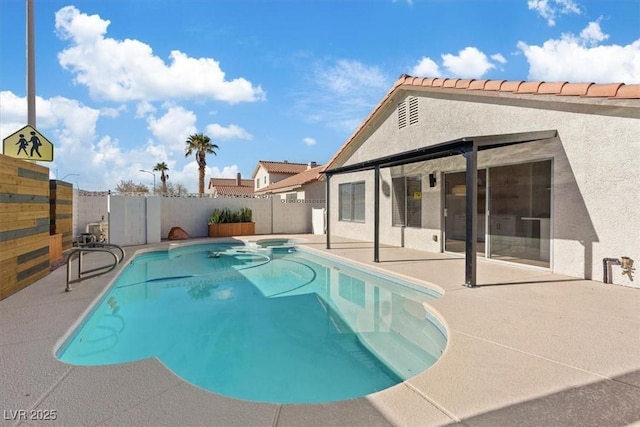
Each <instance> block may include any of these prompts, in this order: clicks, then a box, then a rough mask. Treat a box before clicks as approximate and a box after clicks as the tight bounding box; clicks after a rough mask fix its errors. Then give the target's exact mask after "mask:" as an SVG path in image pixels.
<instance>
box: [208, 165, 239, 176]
mask: <svg viewBox="0 0 640 427" xmlns="http://www.w3.org/2000/svg"><path fill="white" fill-rule="evenodd" d="M238 172H240V171H239V170H238V165H231V166H224V167H223V168H222V170H220V169H219V168H217V167H213V168H211V169H210V177H211V178H235V177H236V176H238Z"/></svg>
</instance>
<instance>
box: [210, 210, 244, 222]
mask: <svg viewBox="0 0 640 427" xmlns="http://www.w3.org/2000/svg"><path fill="white" fill-rule="evenodd" d="M251 217H252V212H251V209H249V208H242V209H240V210H238V211H231V209H229V208H224V209H214V210H213V212H212V213H211V216H210V217H209V224H228V223H232V222H251Z"/></svg>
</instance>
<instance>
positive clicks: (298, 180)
mask: <svg viewBox="0 0 640 427" xmlns="http://www.w3.org/2000/svg"><path fill="white" fill-rule="evenodd" d="M323 169H324V166H322V165H320V166H315V167H311V164H309V165H308V166H307V169H306V170H304V171H302V172H300V173H297V174H295V175H292V176H290V177H288V178H285V179H283V180H281V181H278V182H276V183H275V184H271V185H268V186H266V187H262V188H260V189H259V190H256V192H255V194H256V195H266V194H271V195H279V196H280V197H281V198H282V199H285V200H316V201H324V198H325V187H326V186H325V183H324V182H323V181H321V178H322V170H323Z"/></svg>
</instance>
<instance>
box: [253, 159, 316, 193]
mask: <svg viewBox="0 0 640 427" xmlns="http://www.w3.org/2000/svg"><path fill="white" fill-rule="evenodd" d="M316 166H317V165H316V162H309V163H292V162H289V161H287V160H285V161H282V162H274V161H269V160H259V161H258V164H257V165H256V167H255V169H254V170H253V175H252V178H253V181H254V183H255V185H254V190H255V191H258V190H260V189H263V188H264V187H266V186H268V185H271V184H275V183H276V182H279V181H282V180H283V179H285V178H289V177H290V176H293V175H296V174H298V173H300V172H304V171H305V170H307V169H310V168H313V167H316Z"/></svg>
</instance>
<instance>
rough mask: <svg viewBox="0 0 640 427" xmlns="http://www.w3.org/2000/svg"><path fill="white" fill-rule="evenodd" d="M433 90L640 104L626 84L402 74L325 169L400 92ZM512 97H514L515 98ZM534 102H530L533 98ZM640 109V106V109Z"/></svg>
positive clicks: (635, 88) (636, 91) (635, 87)
mask: <svg viewBox="0 0 640 427" xmlns="http://www.w3.org/2000/svg"><path fill="white" fill-rule="evenodd" d="M414 88H415V89H417V88H420V89H426V90H427V91H428V90H430V89H433V90H438V91H441V92H444V91H445V90H446V91H447V93H457V91H460V93H469V94H474V95H483V92H484V93H486V94H487V95H490V94H494V93H496V92H497V93H505V94H513V95H515V96H518V95H522V96H529V97H531V96H532V95H533V96H536V95H540V96H541V97H542V96H547V97H548V96H555V97H557V98H555V99H553V100H554V101H563V100H566V101H570V100H571V99H576V98H600V99H602V100H605V101H612V102H613V101H616V100H620V101H623V100H640V84H624V83H570V82H528V81H524V80H515V81H507V80H476V79H449V78H432V77H414V76H410V75H408V74H402V75H401V76H400V77H399V78H398V80H396V82H395V83H394V85H393V87H392V88H391V90H390V91H389V92H387V94H386V95H385V96H384V97H383V98H382V100H381V101H380V102H379V103H378V105H376V106H375V107H374V109H373V111H372V112H371V113H370V114H369V116H367V117H366V118H365V120H364V121H363V122H362V123H361V124H360V126H359V127H358V128H357V129H356V130H355V132H354V133H353V134H352V135H351V136H350V137H349V139H347V141H346V142H345V143H344V144H343V145H342V146H341V147H340V148H339V149H338V151H337V152H336V153H335V154H334V155H333V157H332V158H331V159H330V160H329V161H328V162H327V163H326V165H325V169H324V170H327V169H329V168H330V167H331V166H332V165H333V163H334V162H335V161H336V160H337V159H338V157H339V156H340V155H341V154H342V153H343V152H345V150H346V149H347V147H349V146H350V145H351V142H352V141H353V140H354V139H355V138H356V136H357V135H358V134H359V133H360V132H361V131H362V130H363V129H364V128H365V127H366V126H368V125H369V123H370V121H371V120H372V119H373V117H374V116H375V115H376V114H377V113H378V111H379V110H381V109H382V108H383V107H384V106H385V104H386V103H387V102H388V101H389V100H390V99H391V98H392V97H393V96H394V95H395V94H396V93H397V91H398V90H400V89H405V90H411V89H414ZM513 95H512V96H513ZM529 99H530V98H529ZM637 106H638V107H640V103H639V104H638V105H637Z"/></svg>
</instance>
